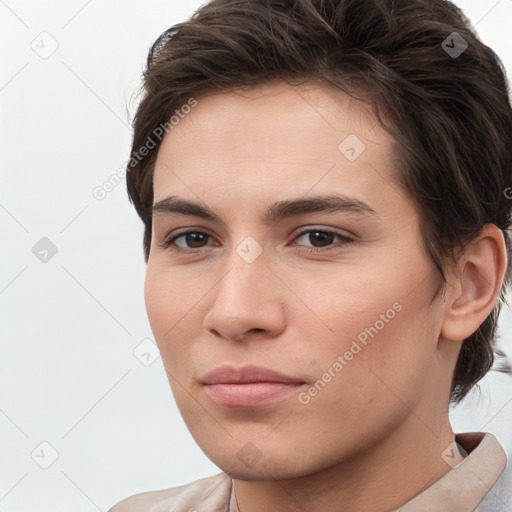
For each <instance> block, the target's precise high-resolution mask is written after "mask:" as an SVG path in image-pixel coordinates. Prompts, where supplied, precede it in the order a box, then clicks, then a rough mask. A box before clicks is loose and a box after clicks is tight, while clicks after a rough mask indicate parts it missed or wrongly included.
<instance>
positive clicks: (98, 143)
mask: <svg viewBox="0 0 512 512" xmlns="http://www.w3.org/2000/svg"><path fill="white" fill-rule="evenodd" d="M201 3H202V2H200V1H189V0H188V1H187V3H186V4H185V3H183V2H177V1H175V0H167V1H165V2H164V1H155V0H152V1H148V2H142V1H137V2H135V1H133V0H132V1H127V0H123V1H120V0H115V1H114V0H108V1H107V0H89V1H87V0H66V1H62V0H61V1H55V0H54V1H52V2H37V1H35V0H30V1H28V0H27V1H18V2H15V1H14V0H5V1H0V20H1V21H0V23H1V25H0V34H1V38H2V42H1V48H2V65H1V67H0V108H1V120H2V122H1V128H0V129H1V137H0V146H1V147H0V150H1V153H0V154H1V172H2V175H1V186H0V232H1V237H2V243H1V254H0V261H1V265H0V329H1V330H0V333H1V334H0V335H1V344H0V512H18V511H23V512H31V511H37V512H59V511H70V510H73V511H79V512H81V511H83V512H94V511H97V510H101V511H106V510H108V508H110V507H111V506H112V505H113V504H115V503H117V502H118V501H119V500H121V499H122V498H124V497H126V496H128V495H131V494H134V493H137V492H142V491H147V490H155V489H161V488H166V487H171V486H175V485H180V484H184V483H188V482H190V481H192V480H195V479H197V478H200V477H203V476H208V475H213V474H215V473H217V472H219V469H218V468H217V467H216V466H215V465H214V464H213V463H212V462H211V461H209V460H208V459H207V458H206V457H205V455H204V454H203V453H202V452H201V450H200V449H199V448H198V447H197V446H196V444H195V442H194V441H193V439H192V438H191V436H190V434H189V433H188V430H187V428H186V426H185V425H184V423H183V421H182V419H181V416H180V415H179V412H178V410H177V408H176V406H175V403H174V400H173V398H172V395H171V392H170V388H169V385H168V382H167V378H166V374H165V372H164V370H163V366H162V363H161V359H160V358H157V359H156V360H155V361H154V362H153V364H152V365H150V366H144V365H143V364H142V363H141V362H140V361H139V360H138V359H137V358H136V357H135V356H134V354H133V351H134V349H135V348H136V347H137V346H138V345H139V343H141V341H142V340H144V339H146V338H150V339H152V334H151V330H150V327H149V323H148V320H147V317H146V310H145V305H144V300H143V281H144V272H145V264H144V260H143V254H142V233H143V231H142V223H141V222H140V220H139V218H138V217H137V215H136V213H135V210H134V209H133V207H132V206H131V204H130V203H129V202H128V198H127V194H126V187H125V184H124V181H122V182H121V183H120V184H119V185H118V186H117V187H116V188H115V189H114V190H113V191H112V192H110V193H109V194H108V195H107V197H105V198H104V199H103V200H97V199H95V198H94V197H93V195H92V190H93V189H94V188H95V187H97V186H100V185H102V184H103V183H104V182H105V181H106V180H107V179H108V178H109V177H110V176H111V175H112V174H113V173H115V172H116V171H117V170H118V169H120V168H122V167H123V166H124V164H125V162H126V160H127V158H128V156H129V150H130V142H131V130H130V122H131V120H132V116H133V114H134V112H135V107H136V105H137V91H138V88H139V85H140V78H141V73H142V71H143V68H144V65H145V59H146V56H147V51H148V49H149V47H150V45H151V43H152V42H153V41H154V40H155V39H156V38H157V36H158V35H160V33H161V32H163V31H164V30H165V29H166V28H168V27H169V26H171V25H173V24H175V23H177V22H179V21H182V20H184V19H186V18H188V17H189V16H190V15H191V14H192V13H193V12H194V10H195V9H196V8H198V7H199V6H200V5H201ZM457 4H458V5H460V6H461V7H463V8H464V9H465V11H466V13H467V14H468V16H469V18H470V19H471V20H472V22H473V24H474V25H475V26H476V29H477V31H478V33H479V35H480V37H481V38H482V39H483V40H484V42H486V43H487V44H488V45H489V46H491V47H492V48H493V49H494V50H495V51H496V52H497V53H498V55H499V56H500V57H501V58H502V60H503V61H504V63H505V66H506V68H507V70H508V73H509V75H512V40H511V38H512V36H511V34H510V27H511V26H512V0H501V1H496V0H485V1H482V0H471V1H470V0H467V1H459V2H457ZM42 32H47V34H43V35H41V33H42ZM57 44H58V48H57V49H56V51H55V52H54V53H53V54H52V55H50V56H47V58H42V57H41V56H40V55H39V54H38V53H36V51H35V49H37V50H38V51H39V52H40V53H41V52H44V51H49V50H50V49H52V45H55V46H56V45H57ZM38 45H39V46H38ZM43 46H44V47H43ZM44 56H45V57H46V55H44ZM42 237H47V238H49V239H50V240H51V241H52V243H53V244H54V245H55V246H56V247H57V253H56V254H55V256H53V257H52V258H51V259H50V260H49V261H48V262H46V263H43V262H41V261H40V260H39V259H37V258H36V256H35V255H34V254H33V252H32V247H33V246H34V245H35V244H36V243H37V242H38V241H39V240H40V239H41V238H42ZM500 325H501V327H500V330H501V333H502V346H503V348H504V349H505V350H506V351H507V352H508V353H509V355H510V354H511V353H512V348H511V341H512V335H511V333H512V313H511V310H510V309H506V310H505V311H504V313H503V315H502V318H501V324H500ZM511 388H512V381H511V379H510V378H509V377H507V376H505V375H503V374H498V373H495V372H493V373H492V374H490V375H489V376H488V377H486V378H485V379H484V380H483V381H482V384H481V389H482V393H481V398H479V394H478V393H473V394H472V395H471V397H470V398H469V399H468V400H467V401H466V403H465V404H464V406H462V407H459V408H458V409H456V410H455V411H453V412H452V422H453V425H454V429H455V430H456V431H466V430H477V431H478V430H485V431H490V432H494V433H496V434H497V435H498V436H499V438H500V440H501V441H502V443H503V444H505V446H506V447H507V450H508V452H509V453H510V454H511V455H512V428H511V427H512V389H511ZM507 430H508V432H507ZM42 442H47V443H49V444H50V445H51V446H52V447H53V449H54V450H56V452H57V453H58V458H57V459H56V460H55V462H54V463H53V464H52V465H51V466H50V467H49V468H48V469H43V468H42V467H40V465H41V464H43V465H44V464H49V463H50V462H51V460H52V459H51V457H52V449H51V448H50V447H48V445H44V444H43V445H40V443H42ZM31 454H32V455H31ZM511 510H512V509H511Z"/></svg>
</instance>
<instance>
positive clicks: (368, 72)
mask: <svg viewBox="0 0 512 512" xmlns="http://www.w3.org/2000/svg"><path fill="white" fill-rule="evenodd" d="M144 91H145V94H144V97H143V99H142V101H141V103H140V106H139V108H138V111H137V114H136V118H135V121H134V139H133V147H132V154H131V160H130V162H129V164H128V169H127V170H128V172H127V184H128V191H129V195H130V198H131V200H132V202H133V204H134V206H135V208H136V209H137V212H138V214H139V215H140V217H141V219H142V220H143V222H144V225H145V233H144V252H145V258H146V262H147V274H146V283H145V300H146V306H147V312H148V316H149V320H150V323H151V327H152V330H153V333H154V336H155V340H156V342H157V344H158V347H159V349H160V353H161V356H162V359H163V362H164V366H165V369H166V372H167V374H168V378H169V382H170V385H171V388H172V391H173V394H174V397H175V399H176V402H177V405H178V407H179V409H180V412H181V414H182V416H183V419H184V421H185V423H186V424H187V426H188V428H189V430H190V432H191V434H192V435H193V437H194V438H195V440H196V441H197V443H198V445H199V446H200V447H201V449H202V450H203V451H204V452H205V454H206V455H207V456H208V457H209V458H210V459H211V460H212V461H213V462H214V463H215V464H216V465H217V466H218V467H219V468H220V469H221V470H222V471H221V472H220V473H219V474H218V475H214V476H212V477H208V478H204V479H200V480H197V481H195V482H192V483H190V484H187V485H183V486H180V487H175V488H171V489H165V490H160V491H153V492H147V493H142V494H137V495H134V496H132V497H130V498H127V499H125V500H123V501H122V502H120V503H119V504H117V505H116V506H114V507H113V508H112V509H111V512H135V511H136V512H145V511H147V512H150V511H151V512H157V511H158V512H164V511H169V512H170V511H178V510H179V511H183V512H184V511H188V512H191V511H194V512H195V511H197V512H211V511H221V510H222V511H228V510H229V511H231V512H234V511H238V512H274V511H275V512H277V511H279V512H282V511H290V512H291V511H304V512H307V511H311V512H316V511H322V512H339V511H341V510H342V511H344V512H356V511H358V512H359V511H361V510H364V511H365V512H390V511H396V510H400V511H408V512H412V511H425V510H429V511H450V512H457V511H460V512H462V511H468V512H469V511H474V510H478V511H479V512H484V511H491V510H492V511H493V512H494V511H496V510H498V511H507V510H512V502H511V501H508V500H509V497H507V495H506V492H507V490H506V485H505V484H503V482H504V478H505V474H506V473H505V472H504V468H505V465H506V455H505V452H504V449H503V448H502V446H501V445H500V443H499V442H498V441H497V439H496V438H495V437H494V436H493V435H491V434H490V433H485V432H480V433H479V432H474V433H458V434H456V433H454V432H453V430H452V428H451V425H450V422H449V417H448V411H449V406H450V404H456V403H458V402H460V400H462V398H464V397H465V396H466V395H467V393H468V392H469V391H470V389H471V388H472V387H473V386H474V385H475V384H476V383H477V382H478V381H479V380H480V379H481V378H482V377H483V376H484V375H485V374H486V373H487V372H488V371H489V370H490V368H491V366H492V363H493V360H494V342H495V328H496V321H497V318H498V313H499V309H500V306H501V304H502V302H503V299H504V291H505V286H506V285H507V284H508V283H509V281H510V268H511V266H510V250H511V248H510V234H509V232H508V230H509V229H510V222H511V206H512V201H511V200H510V195H509V194H508V193H507V191H510V190H512V189H511V188H510V187H511V172H512V108H511V105H510V100H509V96H508V90H507V82H506V78H505V73H504V70H503V67H502V64H501V62H500V61H499V59H498V57H497V56H496V55H495V54H494V52H493V51H492V50H491V49H490V48H488V47H487V46H486V45H484V43H483V42H481V41H480V40H479V39H478V37H477V36H476V35H475V33H474V31H473V30H472V29H471V27H470V24H469V22H468V20H467V19H466V18H465V17H464V15H463V13H462V12H461V11H460V9H458V8H457V7H455V6H454V5H453V4H452V3H450V2H448V1H443V0H279V1H273V0H212V1H211V2H209V3H207V4H206V5H204V6H203V7H202V8H201V9H200V10H199V11H198V12H197V13H196V14H195V15H194V16H192V18H191V19H190V20H189V21H187V22H185V23H181V24H179V25H177V26H175V27H172V28H171V29H169V30H168V31H166V32H165V33H164V34H163V35H162V36H161V37H160V38H159V39H158V40H157V41H156V43H155V44H154V45H153V47H152V49H151V51H150V54H149V58H148V65H147V70H146V72H145V77H144Z"/></svg>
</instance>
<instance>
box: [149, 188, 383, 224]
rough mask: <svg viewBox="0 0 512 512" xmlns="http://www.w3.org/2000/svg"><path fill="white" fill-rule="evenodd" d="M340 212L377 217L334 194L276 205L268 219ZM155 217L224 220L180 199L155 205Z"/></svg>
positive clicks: (360, 203) (365, 206)
mask: <svg viewBox="0 0 512 512" xmlns="http://www.w3.org/2000/svg"><path fill="white" fill-rule="evenodd" d="M337 211H341V212H350V213H355V214H361V215H364V214H371V215H375V216H378V214H377V212H376V211H375V210H374V209H373V208H372V207H371V206H370V205H368V204H367V203H365V202H364V201H361V200H359V199H356V198H353V197H348V196H345V195H342V194H331V195H328V196H309V197H301V198H298V199H287V200H284V201H277V202H275V203H273V204H271V205H270V206H269V208H268V210H267V212H266V213H265V218H266V220H269V221H275V220H278V219H283V218H286V217H293V216H296V215H302V214H307V213H319V212H337ZM152 213H153V215H159V214H162V215H165V214H172V213H177V214H181V215H192V216H194V217H200V218H202V219H207V220H214V221H219V222H222V219H221V218H220V217H219V216H218V215H217V214H215V213H214V212H212V211H211V210H210V209H209V208H207V207H205V206H202V205H200V204H198V203H194V202H192V201H189V200H187V199H182V198H179V197H177V196H169V197H166V198H165V199H162V200H161V201H158V202H157V203H155V204H154V205H153V208H152Z"/></svg>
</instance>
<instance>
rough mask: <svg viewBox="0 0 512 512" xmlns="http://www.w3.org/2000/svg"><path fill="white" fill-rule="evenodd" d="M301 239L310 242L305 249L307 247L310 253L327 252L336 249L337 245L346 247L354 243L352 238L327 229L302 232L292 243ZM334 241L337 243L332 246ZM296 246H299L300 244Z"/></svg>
mask: <svg viewBox="0 0 512 512" xmlns="http://www.w3.org/2000/svg"><path fill="white" fill-rule="evenodd" d="M306 235H307V236H306ZM301 238H304V239H306V240H307V241H309V242H310V244H311V245H309V246H308V245H306V246H305V247H309V249H310V250H311V251H312V252H315V251H322V250H329V249H333V248H335V247H338V246H339V245H346V244H349V243H352V242H354V240H353V239H352V238H350V237H348V236H346V235H343V234H341V233H337V232H336V231H331V230H328V229H306V230H303V231H301V232H300V233H299V234H298V235H297V236H296V237H295V238H294V242H296V241H297V240H300V239H301ZM336 239H337V240H338V243H337V244H335V245H334V246H333V244H334V242H335V241H336ZM296 245H299V246H301V245H302V244H296Z"/></svg>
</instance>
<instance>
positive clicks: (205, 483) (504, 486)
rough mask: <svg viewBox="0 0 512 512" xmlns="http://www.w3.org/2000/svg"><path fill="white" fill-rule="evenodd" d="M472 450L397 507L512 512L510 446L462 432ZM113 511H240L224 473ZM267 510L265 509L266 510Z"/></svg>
mask: <svg viewBox="0 0 512 512" xmlns="http://www.w3.org/2000/svg"><path fill="white" fill-rule="evenodd" d="M455 441H456V442H457V444H458V445H460V446H461V447H462V448H463V449H464V450H465V451H466V452H467V453H468V455H467V456H466V457H465V458H464V460H463V461H462V462H461V463H459V464H458V465H457V466H455V467H454V468H453V469H451V470H450V471H449V472H448V473H446V475H444V476H443V477H442V478H440V479H439V480H438V481H437V482H435V483H434V484H433V485H431V486H430V487H428V488H427V489H425V490H424V491H423V492H421V493H420V494H419V495H417V496H416V497H415V498H413V499H412V500H410V501H409V502H407V503H406V504H404V505H403V506H402V507H401V508H399V509H398V510H396V511H394V512H512V494H510V493H512V482H511V481H510V480H507V478H508V473H504V469H505V466H506V463H507V457H506V454H505V450H504V449H503V447H502V446H501V444H500V443H499V441H498V440H497V439H496V437H494V436H493V435H492V434H490V433H485V432H470V433H465V434H456V435H455ZM109 512H239V510H238V506H237V503H236V499H235V495H234V492H233V485H232V480H231V478H230V477H229V476H228V475H227V474H226V473H224V472H222V473H219V474H217V475H214V476H210V477H207V478H202V479H200V480H196V481H194V482H192V483H190V484H186V485H181V486H179V487H173V488H171V489H164V490H161V491H152V492H145V493H140V494H135V495H133V496H131V497H129V498H126V499H125V500H123V501H121V502H119V503H118V504H117V505H115V506H114V507H113V508H111V509H110V510H109ZM262 512H265V511H262Z"/></svg>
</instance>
